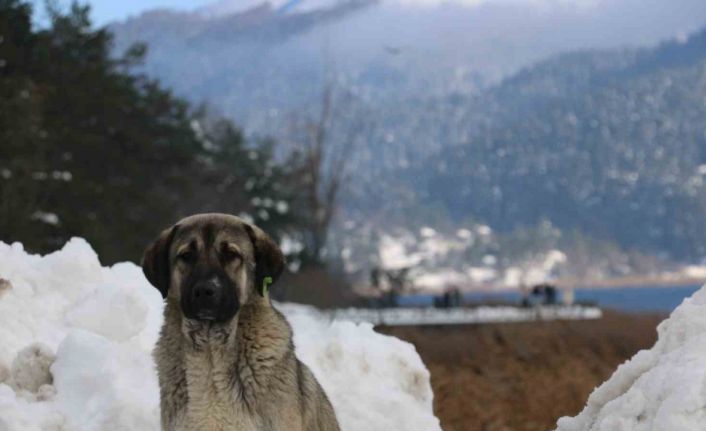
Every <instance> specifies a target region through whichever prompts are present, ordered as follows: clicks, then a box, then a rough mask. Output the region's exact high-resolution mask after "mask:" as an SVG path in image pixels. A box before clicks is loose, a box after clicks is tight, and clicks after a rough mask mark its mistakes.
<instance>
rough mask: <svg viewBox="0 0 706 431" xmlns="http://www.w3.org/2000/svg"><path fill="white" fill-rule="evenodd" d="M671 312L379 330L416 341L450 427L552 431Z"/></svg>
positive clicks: (452, 430)
mask: <svg viewBox="0 0 706 431" xmlns="http://www.w3.org/2000/svg"><path fill="white" fill-rule="evenodd" d="M663 317H664V316H658V315H637V314H620V313H614V312H608V313H607V314H606V316H605V317H604V318H603V319H601V320H598V321H580V322H545V323H532V324H519V323H513V324H502V325H475V326H444V327H440V326H436V327H434V326H427V327H383V328H379V329H378V330H379V331H380V332H383V333H387V334H391V335H395V336H397V337H399V338H402V339H404V340H407V341H409V342H411V343H413V344H414V345H415V346H416V348H417V351H418V352H419V354H420V355H421V356H422V359H423V360H424V362H425V363H426V364H427V366H428V367H429V370H430V371H431V381H432V386H433V389H434V394H435V399H434V410H435V412H436V414H437V416H438V417H439V418H440V419H441V424H442V427H443V429H444V430H445V431H456V430H463V431H476V430H478V431H546V430H551V429H554V426H555V424H556V420H557V418H559V417H561V416H565V415H575V414H576V413H578V412H579V411H580V410H581V408H583V406H584V405H585V403H586V398H587V397H588V395H589V394H590V392H591V391H592V390H593V388H594V387H595V386H596V385H598V384H600V383H601V382H603V381H604V380H605V379H607V378H608V377H609V376H610V375H611V374H612V372H613V371H614V370H615V368H616V367H617V366H618V365H619V364H620V363H622V362H624V361H625V360H626V359H628V358H630V357H631V356H632V355H634V354H635V353H636V352H637V351H638V350H640V349H643V348H648V347H650V346H651V345H652V344H654V342H655V340H656V331H655V328H656V326H657V324H658V323H659V321H661V320H662V318H663Z"/></svg>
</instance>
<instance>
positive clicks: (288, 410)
mask: <svg viewBox="0 0 706 431" xmlns="http://www.w3.org/2000/svg"><path fill="white" fill-rule="evenodd" d="M207 222H212V223H215V225H217V226H224V223H225V224H226V225H228V224H238V223H244V222H242V221H241V220H240V219H237V218H235V217H232V216H223V215H207V216H197V217H192V218H190V219H185V220H183V221H182V222H180V223H179V224H180V225H181V226H185V225H186V226H188V225H194V224H196V225H199V224H203V223H207ZM197 231H198V230H195V232H197ZM167 232H168V231H165V233H163V236H164V235H165V234H166V233H167ZM234 232H235V233H233V232H231V233H229V234H227V233H222V232H218V233H217V235H216V236H217V238H221V236H222V237H223V238H224V241H233V243H234V244H235V246H237V247H239V248H240V251H241V252H242V256H243V262H236V263H234V264H232V265H231V266H232V267H231V268H228V274H229V277H232V279H233V280H237V281H238V286H241V287H242V286H248V287H247V289H245V290H243V291H242V292H240V295H241V297H242V300H241V304H242V305H241V307H240V309H239V310H238V312H237V313H236V315H235V316H234V317H233V318H232V319H231V320H230V321H228V322H223V323H215V322H210V321H200V320H191V319H187V318H185V317H184V315H183V313H182V311H181V306H180V302H179V301H180V298H179V289H178V288H176V287H177V286H178V283H180V282H181V279H182V277H183V272H184V268H179V265H178V264H176V265H175V262H174V259H173V256H172V255H173V254H174V253H176V250H177V249H178V247H179V244H178V242H179V241H180V240H179V239H175V240H174V241H172V242H177V243H172V244H168V245H164V244H162V246H165V247H166V248H167V250H166V251H165V252H166V253H168V254H167V255H168V256H170V257H169V260H168V262H169V266H170V268H169V271H170V275H171V281H170V283H169V284H170V286H169V290H168V294H167V297H166V304H165V310H164V324H163V326H162V330H161V334H160V338H159V341H158V343H157V346H156V348H155V351H154V359H155V362H156V364H157V371H158V375H159V385H160V396H161V420H162V429H163V430H169V431H180V430H190V431H191V430H204V431H206V430H208V431H220V430H223V431H225V430H233V431H251V430H252V431H255V430H262V431H265V430H267V431H285V430H286V431H309V430H311V431H337V430H339V426H338V422H337V420H336V416H335V414H334V411H333V408H332V406H331V404H330V402H329V400H328V398H327V397H326V394H325V393H324V391H323V389H322V388H321V386H320V385H319V384H318V382H317V381H316V379H315V378H314V376H313V374H312V373H311V371H310V370H309V369H308V368H307V367H306V366H305V365H304V364H302V363H301V362H300V361H299V360H298V359H297V358H296V356H295V354H294V346H293V344H292V331H291V328H290V326H289V324H288V323H287V321H286V320H285V319H284V317H283V316H282V315H281V314H280V313H279V312H278V311H277V310H276V309H275V308H274V307H273V306H272V304H271V302H270V301H269V299H268V298H267V297H264V296H263V295H260V294H258V292H257V287H256V286H255V285H254V283H253V282H252V281H253V277H254V271H255V269H256V268H255V266H256V261H257V259H256V258H257V257H258V256H255V255H254V254H253V253H255V252H256V247H253V245H251V244H249V243H248V242H249V239H246V236H244V235H239V234H238V230H237V229H236V230H235V231H234ZM257 235H263V233H262V231H259V230H258V231H257ZM185 238H186V237H185ZM160 239H162V237H160ZM160 239H158V240H157V241H156V242H155V244H158V243H159V241H160ZM265 239H268V238H265ZM184 240H190V239H189V238H186V239H184V238H182V239H181V241H184ZM271 245H272V244H268V246H271ZM260 248H261V249H268V247H260ZM268 250H269V249H268ZM158 251H159V250H156V249H154V245H153V247H152V248H150V249H148V251H147V252H146V254H145V260H144V261H143V266H144V267H145V268H146V269H145V273H146V274H148V278H149V279H150V281H151V282H153V284H154V283H155V282H154V281H153V280H156V279H157V278H156V277H155V276H154V274H153V273H150V272H149V270H150V269H151V268H149V266H150V265H158V263H154V262H150V260H151V259H153V258H154V257H155V256H157V257H158V253H157V252H158ZM268 252H269V251H268ZM276 252H279V250H278V249H277V250H276Z"/></svg>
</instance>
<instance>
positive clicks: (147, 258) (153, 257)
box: [142, 226, 177, 298]
mask: <svg viewBox="0 0 706 431" xmlns="http://www.w3.org/2000/svg"><path fill="white" fill-rule="evenodd" d="M176 228H177V227H176V226H173V227H170V228H169V229H165V230H164V231H162V233H161V234H160V235H159V236H158V237H157V239H156V240H154V242H153V243H152V244H150V245H149V246H148V247H147V249H145V253H144V254H143V255H142V272H143V273H144V274H145V277H147V281H149V282H150V283H151V284H152V286H154V287H156V288H157V290H159V292H160V293H161V294H162V298H166V297H167V292H168V291H169V278H170V277H169V248H170V247H171V245H172V239H173V238H174V232H176Z"/></svg>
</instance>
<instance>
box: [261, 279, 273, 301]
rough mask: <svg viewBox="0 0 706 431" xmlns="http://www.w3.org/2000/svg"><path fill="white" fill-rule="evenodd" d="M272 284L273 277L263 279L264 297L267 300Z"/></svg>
mask: <svg viewBox="0 0 706 431" xmlns="http://www.w3.org/2000/svg"><path fill="white" fill-rule="evenodd" d="M270 284H272V277H265V278H263V279H262V296H264V297H265V298H267V297H269V296H270V291H269V287H270Z"/></svg>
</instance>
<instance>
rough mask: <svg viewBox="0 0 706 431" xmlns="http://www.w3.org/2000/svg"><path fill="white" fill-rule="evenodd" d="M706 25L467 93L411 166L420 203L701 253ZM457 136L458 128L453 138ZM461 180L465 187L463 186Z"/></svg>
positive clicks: (685, 255)
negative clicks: (429, 150)
mask: <svg viewBox="0 0 706 431" xmlns="http://www.w3.org/2000/svg"><path fill="white" fill-rule="evenodd" d="M705 100H706V31H701V32H699V33H697V34H694V35H693V36H691V37H690V38H688V39H687V40H680V41H672V42H668V43H664V44H661V45H660V46H658V47H656V48H653V49H643V50H623V51H604V52H593V51H591V52H578V53H572V54H566V55H562V56H559V57H557V58H554V59H551V60H549V61H546V62H543V63H541V64H538V65H536V66H534V67H531V68H529V69H526V70H524V71H522V72H520V73H519V74H517V75H516V76H514V77H512V78H510V79H508V80H506V81H505V82H503V83H502V84H501V85H499V86H497V87H495V88H493V89H491V90H489V91H488V92H486V93H484V94H482V95H480V96H478V97H474V98H444V99H439V100H437V102H436V104H435V106H436V107H435V108H434V109H432V110H437V111H438V110H441V109H446V110H451V109H456V110H458V111H459V112H461V113H460V114H459V115H457V116H456V117H454V121H453V124H452V123H451V122H447V124H446V129H445V131H444V139H445V141H446V142H449V143H450V142H454V143H453V144H452V145H448V146H447V147H445V148H443V149H442V150H440V151H439V152H438V153H437V154H435V155H434V156H432V157H430V158H429V159H427V160H426V161H424V162H423V163H422V164H420V166H418V167H416V168H413V169H411V170H410V172H409V173H408V175H409V178H414V179H415V181H416V182H417V184H419V185H420V189H421V190H423V192H422V193H420V199H419V202H420V203H421V204H422V205H431V204H436V205H439V206H441V207H443V208H444V209H445V210H447V211H448V214H450V216H451V217H452V218H454V219H456V220H461V219H463V218H464V217H467V216H468V214H472V215H473V216H474V217H476V218H478V219H480V220H482V221H484V222H485V223H488V224H490V225H491V226H493V228H495V229H499V230H501V231H502V230H509V229H513V228H516V227H517V226H523V225H532V224H536V223H538V222H540V221H542V220H549V221H550V222H551V223H553V224H554V225H555V226H557V227H559V228H560V229H562V230H572V229H576V230H579V231H581V232H583V233H586V234H589V235H591V236H593V237H597V238H602V239H606V240H612V241H615V242H616V243H618V244H620V245H621V246H622V247H624V248H626V249H639V250H651V251H652V252H654V253H663V254H667V255H669V256H671V257H675V258H680V259H702V258H703V257H704V255H706V233H704V230H703V219H704V216H706V187H705V184H704V177H705V176H706V133H705V130H706V128H705V126H704V125H706V109H704V108H705V105H704V101H705ZM458 136H462V137H463V138H462V139H458V138H457V137H458ZM459 185H462V186H459Z"/></svg>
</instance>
